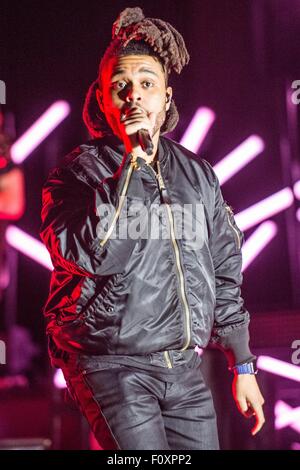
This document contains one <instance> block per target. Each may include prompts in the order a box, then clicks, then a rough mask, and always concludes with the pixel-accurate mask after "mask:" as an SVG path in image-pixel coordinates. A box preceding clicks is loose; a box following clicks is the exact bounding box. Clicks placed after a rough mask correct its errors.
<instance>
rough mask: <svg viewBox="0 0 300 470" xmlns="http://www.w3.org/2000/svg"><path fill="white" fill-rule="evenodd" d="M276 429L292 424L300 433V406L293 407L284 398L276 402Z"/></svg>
mask: <svg viewBox="0 0 300 470" xmlns="http://www.w3.org/2000/svg"><path fill="white" fill-rule="evenodd" d="M274 410H275V413H274V414H275V429H282V428H285V427H287V426H290V427H291V428H292V429H294V431H297V432H298V433H299V434H300V406H298V407H297V408H292V407H291V406H289V405H288V404H287V403H285V402H284V401H283V400H278V401H277V402H276V403H275V408H274Z"/></svg>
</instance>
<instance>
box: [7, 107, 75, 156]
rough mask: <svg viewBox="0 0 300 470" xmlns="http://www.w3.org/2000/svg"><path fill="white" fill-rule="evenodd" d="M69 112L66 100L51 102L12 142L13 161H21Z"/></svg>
mask: <svg viewBox="0 0 300 470" xmlns="http://www.w3.org/2000/svg"><path fill="white" fill-rule="evenodd" d="M69 113H70V105H69V104H68V103H67V102H66V101H56V102H55V103H53V104H52V105H51V106H50V108H48V109H47V111H45V112H44V113H43V114H42V115H41V116H40V117H39V118H38V120H37V121H36V122H35V123H34V124H32V126H30V127H29V129H27V131H26V132H25V133H24V134H23V135H22V136H21V137H19V139H18V140H17V141H16V142H15V143H14V144H13V146H12V148H11V156H12V159H13V161H14V162H15V163H22V162H23V160H25V158H27V157H28V155H29V154H30V153H31V152H33V151H34V150H35V149H36V147H38V145H40V143H41V142H42V141H43V140H45V139H46V137H47V136H48V135H49V134H50V133H51V132H52V131H53V130H54V129H55V128H56V127H57V126H58V125H59V124H60V123H61V122H62V121H63V120H64V119H65V118H66V117H67V116H68V114H69Z"/></svg>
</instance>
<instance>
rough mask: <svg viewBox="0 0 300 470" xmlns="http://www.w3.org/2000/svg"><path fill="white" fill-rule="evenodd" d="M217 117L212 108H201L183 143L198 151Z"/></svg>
mask: <svg viewBox="0 0 300 470" xmlns="http://www.w3.org/2000/svg"><path fill="white" fill-rule="evenodd" d="M215 119H216V115H215V113H214V112H213V111H212V109H209V108H206V107H201V108H199V109H198V110H197V111H196V113H195V114H194V117H193V119H192V120H191V122H190V124H189V126H188V128H187V130H186V131H185V133H184V135H183V137H182V139H181V141H180V143H181V145H183V146H184V147H186V148H187V149H189V150H191V151H192V152H194V153H197V152H198V150H199V148H200V147H201V145H202V142H203V141H204V139H205V137H206V134H207V133H208V131H209V129H210V127H211V126H212V124H213V122H214V120H215Z"/></svg>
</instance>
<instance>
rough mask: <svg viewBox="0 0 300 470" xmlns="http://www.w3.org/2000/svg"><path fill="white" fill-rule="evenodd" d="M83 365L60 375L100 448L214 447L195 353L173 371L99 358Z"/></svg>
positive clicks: (211, 419) (206, 392) (210, 416)
mask: <svg viewBox="0 0 300 470" xmlns="http://www.w3.org/2000/svg"><path fill="white" fill-rule="evenodd" d="M157 354H160V353H157ZM83 362H84V363H82V361H80V360H79V361H76V367H74V366H72V367H64V368H63V372H64V375H65V378H66V381H67V384H68V388H69V391H70V393H71V395H72V397H73V398H74V399H75V400H76V402H77V404H78V405H79V407H80V409H81V411H82V413H83V414H84V415H85V416H86V418H87V420H88V422H89V424H90V426H91V428H92V430H93V432H94V435H95V437H96V439H97V440H98V442H99V444H100V446H101V447H102V448H103V449H123V450H125V449H128V450H141V449H148V450H166V449H171V450H184V449H185V450H192V449H197V450H198V449H218V448H219V442H218V435H217V427H216V417H215V410H214V406H213V401H212V397H211V393H210V391H209V390H208V388H207V387H206V385H205V383H204V380H203V377H202V374H201V371H200V358H199V357H198V356H197V354H196V353H194V354H193V356H192V358H191V359H190V360H189V361H188V362H187V363H186V364H183V365H180V366H178V367H175V368H174V369H173V370H172V369H167V370H166V369H165V368H164V367H154V368H153V367H152V370H146V369H143V367H141V365H140V364H137V367H135V366H134V365H133V364H132V363H131V364H130V365H128V364H119V363H113V362H105V360H104V359H103V357H102V358H101V359H100V358H99V361H96V363H95V360H93V361H91V362H90V363H89V361H87V359H86V358H85V361H83ZM150 369H151V367H150Z"/></svg>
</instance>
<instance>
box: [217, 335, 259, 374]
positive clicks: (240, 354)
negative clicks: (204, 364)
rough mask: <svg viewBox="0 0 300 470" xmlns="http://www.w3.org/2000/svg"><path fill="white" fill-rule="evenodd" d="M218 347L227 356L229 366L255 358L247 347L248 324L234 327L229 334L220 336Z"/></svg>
mask: <svg viewBox="0 0 300 470" xmlns="http://www.w3.org/2000/svg"><path fill="white" fill-rule="evenodd" d="M220 347H221V349H222V350H223V352H224V353H225V355H226V357H227V360H228V365H229V368H232V367H234V366H236V365H238V364H243V363H245V362H251V361H254V360H255V359H256V356H254V354H252V352H251V351H250V348H249V330H248V326H247V327H244V328H237V329H234V330H233V331H232V332H231V333H230V334H229V335H226V336H224V337H222V338H220Z"/></svg>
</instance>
